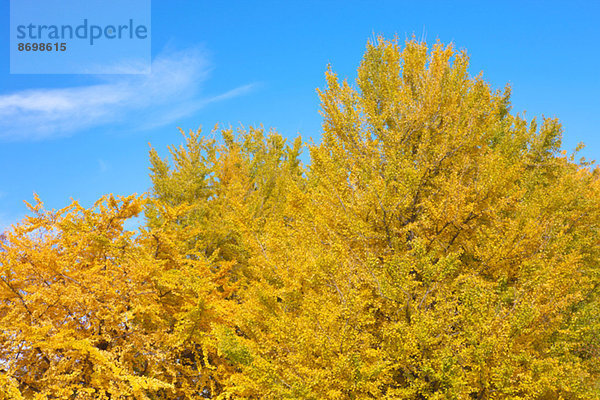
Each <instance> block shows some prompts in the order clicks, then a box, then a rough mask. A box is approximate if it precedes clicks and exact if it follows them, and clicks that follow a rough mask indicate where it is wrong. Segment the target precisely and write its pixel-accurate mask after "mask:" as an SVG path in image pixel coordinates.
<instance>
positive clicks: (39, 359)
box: [0, 39, 600, 400]
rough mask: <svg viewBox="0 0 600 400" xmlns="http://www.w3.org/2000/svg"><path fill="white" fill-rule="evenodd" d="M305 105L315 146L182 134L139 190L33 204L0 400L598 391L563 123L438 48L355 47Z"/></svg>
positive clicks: (598, 225) (586, 238) (595, 177)
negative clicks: (318, 109) (90, 200)
mask: <svg viewBox="0 0 600 400" xmlns="http://www.w3.org/2000/svg"><path fill="white" fill-rule="evenodd" d="M319 94H320V97H321V102H322V114H323V118H324V123H323V134H322V141H321V142H320V143H317V144H311V145H305V144H304V143H303V142H302V140H301V139H300V138H298V139H296V140H295V141H294V142H293V143H292V144H288V143H287V142H286V140H285V139H284V138H283V137H282V136H280V135H278V134H277V133H274V132H270V133H265V132H264V130H263V129H258V128H250V129H248V130H243V129H240V130H238V131H237V132H233V131H231V130H221V131H220V132H219V133H220V135H221V136H222V141H216V140H212V139H210V140H209V139H206V138H204V137H203V136H202V135H201V133H200V132H191V133H190V134H189V135H188V136H186V141H185V144H184V145H183V146H180V147H177V148H171V149H170V150H171V151H170V154H171V157H170V159H161V158H160V157H159V156H158V154H157V152H156V151H155V150H152V151H151V153H150V160H151V164H152V167H151V177H152V181H153V189H152V192H151V194H150V195H149V196H145V197H137V196H131V197H127V198H118V199H115V198H114V197H112V196H106V197H104V198H102V199H101V200H99V201H98V203H97V204H96V205H95V206H94V207H92V208H91V209H84V208H82V207H80V206H79V205H78V204H77V203H74V204H72V205H71V206H69V207H67V208H65V209H63V210H59V211H46V210H44V209H43V207H42V203H41V202H40V201H39V200H38V201H37V203H36V204H35V205H32V206H31V210H32V216H30V217H28V218H27V219H26V220H24V221H23V222H22V223H20V224H18V225H17V226H15V227H14V228H13V229H12V230H10V231H9V232H7V233H6V234H5V235H4V236H3V237H2V239H1V240H0V398H1V397H2V396H4V398H6V399H52V398H55V399H57V398H61V399H63V398H64V399H68V398H71V399H88V398H89V399H92V398H93V399H182V400H183V399H201V398H214V399H286V398H287V399H314V400H317V399H319V400H320V399H332V400H333V399H540V400H541V399H548V400H550V399H598V398H600V383H599V382H600V318H599V315H600V298H599V295H600V293H599V289H598V288H599V283H600V265H599V261H600V246H599V244H600V203H599V201H600V200H599V199H600V180H599V171H598V169H596V168H595V167H594V166H593V165H592V164H590V163H586V162H585V161H580V162H576V161H575V159H574V155H571V156H567V155H566V152H564V151H561V149H560V147H561V126H560V124H559V122H558V121H557V120H555V119H543V121H541V123H540V124H538V123H537V122H536V121H535V120H532V121H529V122H527V121H526V120H525V119H524V118H522V117H520V116H518V115H513V114H511V112H510V99H509V97H510V90H509V88H508V87H507V88H506V89H505V90H504V91H494V90H492V89H491V88H490V86H489V85H488V84H487V83H486V82H485V81H483V80H482V78H481V76H477V77H472V76H470V75H469V73H468V57H467V56H466V54H465V53H464V52H457V51H455V50H454V48H453V47H452V46H444V45H442V44H439V43H438V44H436V45H434V46H433V47H432V48H430V49H428V48H427V46H426V45H425V44H423V43H418V42H416V41H408V42H407V43H406V44H405V45H404V46H403V48H400V46H399V45H398V43H397V42H395V41H386V40H383V39H380V40H379V41H378V42H377V43H373V44H368V46H367V50H366V53H365V55H364V58H363V60H362V63H361V65H360V67H359V70H358V77H357V80H356V84H355V85H350V84H349V83H347V82H346V81H340V80H339V79H338V78H337V76H336V75H335V74H334V73H333V72H331V71H328V72H327V87H326V88H325V89H324V90H323V91H320V92H319ZM304 147H308V148H309V151H310V160H311V162H310V165H308V166H304V165H303V164H302V163H301V162H300V153H301V151H302V149H303V148H304ZM142 212H143V213H144V215H145V217H146V219H145V223H144V225H143V227H142V228H140V230H139V232H135V233H134V232H130V231H127V230H125V229H124V228H123V223H124V222H125V221H126V220H127V219H128V218H131V217H133V216H136V215H138V214H140V213H142Z"/></svg>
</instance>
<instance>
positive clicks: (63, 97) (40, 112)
mask: <svg viewBox="0 0 600 400" xmlns="http://www.w3.org/2000/svg"><path fill="white" fill-rule="evenodd" d="M210 68H211V66H210V65H209V63H208V62H207V61H206V57H205V56H204V55H203V54H202V53H201V52H200V51H198V50H195V49H192V50H186V51H181V52H175V53H169V54H163V55H160V56H158V57H157V58H156V59H155V60H154V62H153V63H152V72H151V73H150V74H147V75H129V76H114V77H108V78H104V82H103V83H99V84H95V85H89V86H81V87H69V88H56V89H33V90H23V91H20V92H16V93H10V94H4V95H0V139H2V140H4V141H22V140H41V139H50V138H55V137H61V136H68V135H72V134H75V133H76V132H77V131H81V130H85V129H91V128H95V127H99V126H105V125H113V126H118V127H127V128H130V127H133V128H135V129H150V128H155V127H159V126H163V125H167V124H169V123H172V122H174V121H176V120H177V119H179V118H183V117H185V116H187V115H190V114H192V113H194V112H196V111H198V110H199V109H201V108H202V107H204V106H206V105H207V104H210V103H214V102H217V101H222V100H226V99H229V98H232V97H236V96H241V95H243V94H246V93H248V92H249V91H251V90H252V89H253V88H254V87H255V85H254V84H249V85H244V86H241V87H237V88H234V89H231V90H229V91H227V92H225V93H221V94H216V95H213V96H206V95H203V94H202V93H201V89H202V87H201V86H202V83H203V82H204V81H206V79H207V78H208V75H209V72H210ZM99 78H100V79H101V77H99Z"/></svg>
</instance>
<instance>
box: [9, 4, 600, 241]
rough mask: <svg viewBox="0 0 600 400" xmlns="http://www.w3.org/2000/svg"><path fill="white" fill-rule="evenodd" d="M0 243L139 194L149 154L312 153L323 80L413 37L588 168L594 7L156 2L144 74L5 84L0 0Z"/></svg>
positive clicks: (22, 78) (598, 79)
mask: <svg viewBox="0 0 600 400" xmlns="http://www.w3.org/2000/svg"><path fill="white" fill-rule="evenodd" d="M0 2H1V3H0V4H2V9H1V10H0V26H2V27H6V28H4V29H2V35H3V36H4V38H3V40H1V41H0V51H2V52H3V53H2V54H5V57H4V58H3V62H2V63H1V64H0V230H2V229H3V228H5V227H7V226H8V225H10V224H11V223H14V222H16V221H18V220H19V219H20V218H22V217H23V215H24V214H25V213H26V208H25V206H24V204H23V200H28V201H31V200H32V198H33V193H34V192H35V193H38V194H39V195H40V197H41V198H42V200H43V201H44V202H45V204H46V206H47V207H49V208H60V207H64V206H65V205H67V204H69V202H70V198H74V199H77V200H79V201H80V202H81V203H82V204H83V205H85V206H89V205H91V204H93V202H94V201H95V200H96V199H97V198H98V197H100V196H101V195H103V194H105V193H115V194H122V195H126V194H130V193H134V192H136V193H143V192H145V191H147V190H148V189H149V187H150V180H149V177H148V166H149V162H148V150H149V145H148V143H151V144H152V145H153V146H154V147H155V148H157V149H158V150H159V153H161V154H165V155H166V146H167V145H169V144H179V143H180V142H181V140H182V138H181V134H180V133H179V131H178V129H177V128H178V127H181V128H183V129H185V130H186V131H187V130H189V129H194V130H195V129H197V128H198V127H200V126H202V127H203V129H204V131H205V132H206V133H207V134H208V133H210V130H211V129H212V127H213V126H214V125H215V124H216V123H220V124H221V125H222V126H229V125H231V126H233V127H238V126H240V125H244V126H249V125H258V124H263V125H264V126H265V127H266V128H274V129H276V130H278V131H279V132H280V133H281V134H283V135H284V136H285V137H289V138H292V137H295V136H296V135H297V134H301V135H302V136H303V137H304V138H313V139H315V140H319V138H320V132H321V128H320V126H321V118H320V115H319V101H318V98H317V95H316V92H315V89H316V88H322V87H323V86H324V71H325V69H326V67H327V65H328V64H331V65H332V68H333V69H334V71H336V72H337V73H338V74H339V75H340V76H342V77H349V78H351V79H353V78H354V77H355V71H356V68H357V66H358V63H359V61H360V58H361V56H362V54H363V51H364V48H365V44H366V41H367V40H368V39H369V38H373V37H374V35H378V34H382V35H384V36H386V37H390V38H391V37H393V35H395V34H397V35H398V36H399V37H400V38H401V39H404V38H406V37H410V36H412V35H413V34H415V35H416V36H417V37H418V38H425V39H426V40H427V41H428V42H429V43H432V42H435V40H436V39H440V40H441V41H442V42H446V43H447V42H453V43H454V44H455V45H456V46H457V47H458V48H461V49H462V48H465V49H467V51H468V53H469V54H470V56H471V68H470V71H471V73H472V74H473V75H475V74H477V73H479V72H480V71H483V75H484V78H485V79H486V80H487V81H489V82H490V83H491V84H492V85H493V86H494V87H496V88H502V87H503V86H504V85H505V84H506V83H510V84H511V85H512V88H513V98H512V99H513V111H514V112H523V111H526V116H527V118H531V117H533V116H541V115H546V116H552V117H554V116H555V117H558V118H559V119H560V120H561V121H562V123H563V126H564V148H566V149H567V150H571V149H572V148H574V147H575V145H576V144H577V143H578V142H580V141H583V142H584V143H586V145H587V148H586V150H584V152H583V154H584V155H585V156H586V157H588V158H592V159H600V139H599V137H600V135H599V134H600V132H599V127H600V99H599V97H598V96H599V95H598V94H599V93H600V68H599V64H600V52H599V50H600V24H599V23H598V19H599V18H600V1H598V0H588V1H582V2H577V1H570V2H564V1H563V2H552V1H546V2H542V1H539V2H534V1H530V2H511V1H495V2H491V1H490V2H488V1H478V2H450V1H439V2H436V1H430V2H427V1H425V2H416V1H410V2H409V1H306V0H305V1H292V0H290V1H257V2H250V1H230V2H227V1H223V2H218V1H192V0H188V1H182V0H171V1H166V0H154V1H153V2H152V63H153V64H152V73H151V74H150V75H112V76H109V75H97V76H94V75H16V74H13V75H11V74H10V73H9V59H8V53H9V50H8V36H9V32H8V26H9V0H0Z"/></svg>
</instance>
